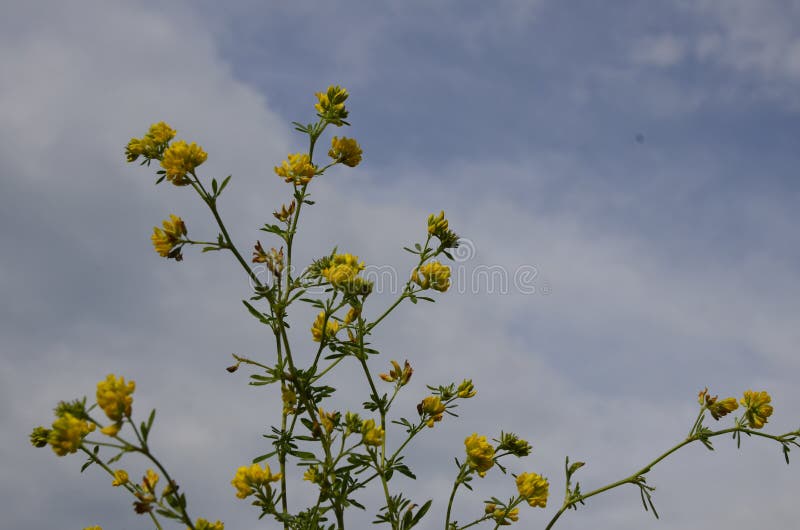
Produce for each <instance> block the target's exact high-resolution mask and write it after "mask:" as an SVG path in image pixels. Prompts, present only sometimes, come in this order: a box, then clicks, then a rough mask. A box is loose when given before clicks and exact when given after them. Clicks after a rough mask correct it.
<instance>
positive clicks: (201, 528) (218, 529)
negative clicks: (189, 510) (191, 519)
mask: <svg viewBox="0 0 800 530" xmlns="http://www.w3.org/2000/svg"><path fill="white" fill-rule="evenodd" d="M194 527H195V530H225V523H223V522H222V521H217V522H214V523H211V522H208V521H206V520H205V519H203V518H202V517H200V518H198V519H197V521H196V522H195V523H194ZM186 530H189V528H188V527H187V529H186Z"/></svg>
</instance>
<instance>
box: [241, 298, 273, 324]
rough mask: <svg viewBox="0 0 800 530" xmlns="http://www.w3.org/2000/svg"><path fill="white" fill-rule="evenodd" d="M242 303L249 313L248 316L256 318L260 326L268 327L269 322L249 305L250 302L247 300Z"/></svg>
mask: <svg viewBox="0 0 800 530" xmlns="http://www.w3.org/2000/svg"><path fill="white" fill-rule="evenodd" d="M242 303H243V304H244V305H245V307H246V308H247V310H248V311H250V314H251V315H253V316H254V317H256V318H257V319H258V320H259V321H260V322H261V323H262V324H266V325H267V326H269V325H270V321H269V320H268V319H267V318H266V316H265V315H264V314H263V313H261V312H260V311H259V310H258V309H256V308H255V307H253V306H252V305H251V304H250V302H248V301H247V300H242Z"/></svg>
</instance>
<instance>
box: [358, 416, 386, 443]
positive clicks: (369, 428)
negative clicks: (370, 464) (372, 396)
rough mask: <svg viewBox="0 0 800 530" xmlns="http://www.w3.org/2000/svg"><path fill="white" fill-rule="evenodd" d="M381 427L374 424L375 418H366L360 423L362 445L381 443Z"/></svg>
mask: <svg viewBox="0 0 800 530" xmlns="http://www.w3.org/2000/svg"><path fill="white" fill-rule="evenodd" d="M383 435H384V432H383V427H380V426H377V425H375V420H367V421H365V422H364V423H362V424H361V436H362V438H361V439H362V441H363V442H364V445H374V446H378V445H382V444H383Z"/></svg>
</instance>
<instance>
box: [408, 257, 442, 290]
mask: <svg viewBox="0 0 800 530" xmlns="http://www.w3.org/2000/svg"><path fill="white" fill-rule="evenodd" d="M411 280H412V281H413V282H414V283H416V284H417V285H419V286H420V287H422V288H423V289H436V290H437V291H441V292H445V291H447V290H448V289H449V288H450V267H448V266H447V265H442V264H441V263H439V262H438V261H431V262H429V263H426V264H425V265H423V266H421V267H419V268H418V269H414V272H413V273H411Z"/></svg>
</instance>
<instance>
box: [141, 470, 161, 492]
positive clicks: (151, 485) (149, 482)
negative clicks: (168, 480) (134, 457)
mask: <svg viewBox="0 0 800 530" xmlns="http://www.w3.org/2000/svg"><path fill="white" fill-rule="evenodd" d="M158 478H159V477H158V473H156V472H155V471H153V470H152V469H148V470H147V471H146V472H145V474H144V477H142V490H143V491H146V492H147V493H152V494H155V492H156V484H158Z"/></svg>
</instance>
